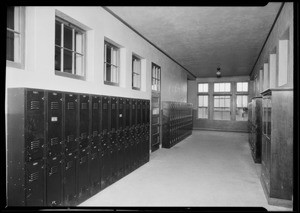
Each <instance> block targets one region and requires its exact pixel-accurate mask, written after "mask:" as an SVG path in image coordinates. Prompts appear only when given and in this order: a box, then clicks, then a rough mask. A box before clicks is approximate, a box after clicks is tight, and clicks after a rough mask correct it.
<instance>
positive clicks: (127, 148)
mask: <svg viewBox="0 0 300 213" xmlns="http://www.w3.org/2000/svg"><path fill="white" fill-rule="evenodd" d="M130 106H131V99H129V98H126V99H125V106H124V107H125V119H124V121H125V130H124V146H125V148H124V149H125V150H124V158H125V160H124V161H125V174H128V173H129V172H130V170H131V168H130V165H131V145H130V131H129V129H130V127H131V120H130V118H131V115H130V108H131V107H130Z"/></svg>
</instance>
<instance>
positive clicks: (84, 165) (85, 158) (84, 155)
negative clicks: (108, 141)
mask: <svg viewBox="0 0 300 213" xmlns="http://www.w3.org/2000/svg"><path fill="white" fill-rule="evenodd" d="M88 162H89V147H86V148H84V149H82V150H80V152H79V155H78V167H77V168H78V170H77V174H76V176H77V178H78V181H77V183H78V186H77V189H78V193H77V194H78V202H79V203H80V202H82V201H84V200H86V199H87V198H88V197H89V192H90V185H89V183H90V181H89V179H90V177H89V165H88Z"/></svg>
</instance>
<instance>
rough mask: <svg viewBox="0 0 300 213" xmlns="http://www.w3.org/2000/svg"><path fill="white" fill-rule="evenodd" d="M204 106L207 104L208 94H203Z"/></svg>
mask: <svg viewBox="0 0 300 213" xmlns="http://www.w3.org/2000/svg"><path fill="white" fill-rule="evenodd" d="M204 106H206V107H207V106H208V95H205V96H204Z"/></svg>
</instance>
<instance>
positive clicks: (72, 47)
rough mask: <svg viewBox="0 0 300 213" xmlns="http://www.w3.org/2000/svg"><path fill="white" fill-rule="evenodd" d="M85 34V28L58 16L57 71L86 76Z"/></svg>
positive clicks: (56, 39) (56, 24)
mask: <svg viewBox="0 0 300 213" xmlns="http://www.w3.org/2000/svg"><path fill="white" fill-rule="evenodd" d="M84 34H85V32H84V30H82V29H80V28H79V27H77V26H75V25H73V24H71V23H70V22H67V21H65V20H63V19H61V18H59V17H56V20H55V71H59V72H63V73H69V74H73V75H75V76H85V72H84V43H85V42H84Z"/></svg>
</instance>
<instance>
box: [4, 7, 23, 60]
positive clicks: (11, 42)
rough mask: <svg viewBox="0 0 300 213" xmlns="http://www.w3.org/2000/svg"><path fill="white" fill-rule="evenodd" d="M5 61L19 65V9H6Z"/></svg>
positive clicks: (20, 33) (20, 44) (20, 32)
mask: <svg viewBox="0 0 300 213" xmlns="http://www.w3.org/2000/svg"><path fill="white" fill-rule="evenodd" d="M6 27H7V28H6V60H8V61H12V62H16V63H21V46H22V43H21V42H22V39H23V38H22V37H23V36H24V35H23V33H22V28H21V8H20V7H12V6H9V7H7V26H6Z"/></svg>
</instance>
